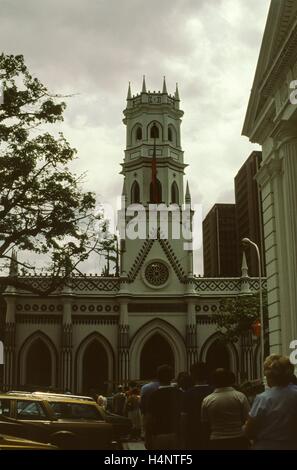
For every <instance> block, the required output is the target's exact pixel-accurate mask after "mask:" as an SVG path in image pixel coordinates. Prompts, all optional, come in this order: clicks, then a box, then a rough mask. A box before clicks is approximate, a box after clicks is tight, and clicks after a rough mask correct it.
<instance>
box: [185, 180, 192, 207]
mask: <svg viewBox="0 0 297 470" xmlns="http://www.w3.org/2000/svg"><path fill="white" fill-rule="evenodd" d="M185 202H186V204H191V194H190V188H189V182H188V181H187V186H186V195H185Z"/></svg>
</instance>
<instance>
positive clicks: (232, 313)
mask: <svg viewBox="0 0 297 470" xmlns="http://www.w3.org/2000/svg"><path fill="white" fill-rule="evenodd" d="M263 306H264V323H265V324H264V331H265V329H266V321H265V320H266V318H265V317H267V296H266V291H264V292H263ZM212 318H213V319H214V320H215V322H216V323H217V325H218V329H219V330H220V331H221V333H223V338H224V340H226V341H232V342H237V341H238V340H239V338H240V337H242V336H243V335H244V334H246V333H248V332H251V331H252V326H253V324H254V323H255V321H257V320H259V293H256V294H247V295H238V296H236V297H228V298H225V299H222V300H221V302H220V313H216V314H214V315H213V317H212ZM261 327H262V326H261Z"/></svg>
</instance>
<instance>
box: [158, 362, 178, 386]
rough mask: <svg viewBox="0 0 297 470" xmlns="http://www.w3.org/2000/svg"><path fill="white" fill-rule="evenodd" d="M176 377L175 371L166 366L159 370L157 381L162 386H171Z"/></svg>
mask: <svg viewBox="0 0 297 470" xmlns="http://www.w3.org/2000/svg"><path fill="white" fill-rule="evenodd" d="M173 377H174V373H173V369H172V367H171V366H169V365H167V364H164V365H162V366H160V367H158V369H157V379H158V381H159V383H160V385H170V383H171V381H172V379H173Z"/></svg>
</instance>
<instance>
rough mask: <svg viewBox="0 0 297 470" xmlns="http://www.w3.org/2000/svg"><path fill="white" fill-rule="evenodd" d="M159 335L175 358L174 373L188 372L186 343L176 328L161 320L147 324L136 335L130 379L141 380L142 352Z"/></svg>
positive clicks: (133, 342) (132, 349) (132, 347)
mask: <svg viewBox="0 0 297 470" xmlns="http://www.w3.org/2000/svg"><path fill="white" fill-rule="evenodd" d="M156 334H159V335H160V336H161V337H162V338H163V339H164V340H165V341H167V343H168V344H169V346H170V348H171V350H172V352H173V356H174V373H175V375H177V373H178V372H180V371H182V370H186V368H187V354H186V347H185V342H184V339H183V337H182V336H181V334H180V333H179V332H178V331H177V330H176V328H175V327H174V326H172V325H171V324H170V323H168V322H167V321H165V320H162V319H161V318H156V319H153V320H151V321H149V322H147V323H145V324H144V325H143V326H142V327H141V328H139V330H137V332H136V333H135V334H134V336H133V338H132V340H131V344H130V377H131V378H132V379H139V378H140V376H141V373H140V361H141V352H142V350H143V347H144V346H145V344H146V342H147V341H148V340H149V339H150V338H152V337H153V336H154V335H156Z"/></svg>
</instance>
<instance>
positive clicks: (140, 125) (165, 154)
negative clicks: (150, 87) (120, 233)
mask: <svg viewBox="0 0 297 470" xmlns="http://www.w3.org/2000/svg"><path fill="white" fill-rule="evenodd" d="M179 104H180V100H179V93H178V87H177V86H176V91H175V93H174V95H170V94H169V93H168V92H167V86H166V80H165V77H164V80H163V87H162V91H158V92H155V91H153V92H150V91H147V88H146V82H145V77H143V84H142V91H141V93H139V94H137V95H133V96H132V93H131V87H130V84H129V88H128V95H127V107H126V109H125V110H124V116H125V118H124V120H123V122H124V124H125V125H126V150H125V159H124V163H123V170H122V173H123V175H124V177H125V186H126V191H127V203H128V204H131V203H135V202H140V203H141V204H143V205H144V206H146V205H147V204H148V203H149V202H153V201H152V197H151V196H152V194H151V192H152V191H151V183H152V170H151V165H152V163H151V160H152V157H153V154H154V145H155V155H156V166H157V184H158V188H159V193H160V194H159V196H160V197H159V201H158V202H163V203H165V204H171V203H176V204H182V202H183V200H182V199H183V190H184V188H183V174H184V168H185V166H186V165H184V163H183V151H182V148H181V134H180V126H181V118H182V116H183V111H181V110H180V108H179Z"/></svg>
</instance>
